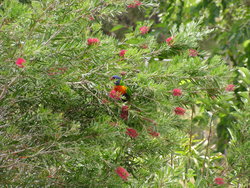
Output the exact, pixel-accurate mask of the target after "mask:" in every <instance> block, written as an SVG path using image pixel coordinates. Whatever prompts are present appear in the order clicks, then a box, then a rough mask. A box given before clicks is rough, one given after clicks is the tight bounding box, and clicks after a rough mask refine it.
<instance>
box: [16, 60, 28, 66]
mask: <svg viewBox="0 0 250 188" xmlns="http://www.w3.org/2000/svg"><path fill="white" fill-rule="evenodd" d="M25 62H26V61H25V59H23V58H18V59H17V60H16V65H17V66H18V67H20V68H24V65H23V63H25Z"/></svg>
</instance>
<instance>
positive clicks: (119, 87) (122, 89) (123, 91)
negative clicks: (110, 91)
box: [114, 85, 127, 95]
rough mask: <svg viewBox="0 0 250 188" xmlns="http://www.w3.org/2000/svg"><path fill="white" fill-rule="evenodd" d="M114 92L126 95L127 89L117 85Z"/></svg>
mask: <svg viewBox="0 0 250 188" xmlns="http://www.w3.org/2000/svg"><path fill="white" fill-rule="evenodd" d="M114 90H115V91H116V92H120V93H121V94H122V95H123V94H125V93H127V87H126V86H121V85H118V86H115V87H114Z"/></svg>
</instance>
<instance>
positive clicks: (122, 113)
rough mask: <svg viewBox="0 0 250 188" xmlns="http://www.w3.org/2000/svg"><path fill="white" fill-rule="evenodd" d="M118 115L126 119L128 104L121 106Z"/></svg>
mask: <svg viewBox="0 0 250 188" xmlns="http://www.w3.org/2000/svg"><path fill="white" fill-rule="evenodd" d="M120 117H121V118H122V119H124V120H128V106H126V105H125V106H123V107H122V111H121V115H120Z"/></svg>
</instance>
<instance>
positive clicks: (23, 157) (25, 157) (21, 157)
mask: <svg viewBox="0 0 250 188" xmlns="http://www.w3.org/2000/svg"><path fill="white" fill-rule="evenodd" d="M27 158H28V157H27V156H20V157H19V159H27Z"/></svg>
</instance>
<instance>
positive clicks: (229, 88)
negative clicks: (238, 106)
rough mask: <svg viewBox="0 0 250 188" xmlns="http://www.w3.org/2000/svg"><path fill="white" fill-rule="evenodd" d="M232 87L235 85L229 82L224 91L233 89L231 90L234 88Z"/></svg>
mask: <svg viewBox="0 0 250 188" xmlns="http://www.w3.org/2000/svg"><path fill="white" fill-rule="evenodd" d="M234 87H235V85H233V84H229V85H227V87H226V88H225V90H226V91H233V90H234Z"/></svg>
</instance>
